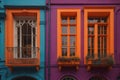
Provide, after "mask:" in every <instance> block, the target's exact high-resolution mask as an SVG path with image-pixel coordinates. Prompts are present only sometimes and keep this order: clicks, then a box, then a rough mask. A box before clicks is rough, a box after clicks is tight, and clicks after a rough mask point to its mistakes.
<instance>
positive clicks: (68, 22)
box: [57, 9, 80, 58]
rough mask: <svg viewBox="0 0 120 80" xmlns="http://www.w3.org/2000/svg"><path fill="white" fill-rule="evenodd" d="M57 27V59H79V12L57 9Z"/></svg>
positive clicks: (77, 10)
mask: <svg viewBox="0 0 120 80" xmlns="http://www.w3.org/2000/svg"><path fill="white" fill-rule="evenodd" d="M57 25H58V26H57V54H58V57H67V58H69V57H79V56H80V45H78V44H80V10H79V9H75V10H71V9H58V11H57ZM78 47H79V48H78Z"/></svg>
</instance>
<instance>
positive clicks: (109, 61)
mask: <svg viewBox="0 0 120 80" xmlns="http://www.w3.org/2000/svg"><path fill="white" fill-rule="evenodd" d="M113 64H114V60H113V55H108V56H105V57H97V56H87V57H86V65H87V70H88V71H89V70H91V68H109V69H111V68H112V65H113Z"/></svg>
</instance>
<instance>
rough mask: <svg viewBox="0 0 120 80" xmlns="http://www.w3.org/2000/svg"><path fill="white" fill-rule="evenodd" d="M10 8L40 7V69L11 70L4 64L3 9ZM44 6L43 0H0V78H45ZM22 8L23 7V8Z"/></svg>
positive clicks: (6, 79)
mask: <svg viewBox="0 0 120 80" xmlns="http://www.w3.org/2000/svg"><path fill="white" fill-rule="evenodd" d="M6 6H7V8H9V6H12V7H10V8H13V9H14V8H15V7H16V6H18V7H19V8H23V7H24V6H25V7H27V8H30V9H31V8H38V6H39V9H40V24H39V25H40V34H37V35H39V36H40V70H39V71H35V68H30V69H28V68H25V67H23V68H14V70H13V72H11V71H10V70H9V68H8V67H7V66H5V42H4V41H5V20H6V16H5V10H6ZM41 6H45V0H0V75H1V80H11V79H13V78H15V77H20V76H30V77H33V78H36V79H37V80H45V75H44V69H45V10H44V9H43V8H41ZM23 9H24V8H23Z"/></svg>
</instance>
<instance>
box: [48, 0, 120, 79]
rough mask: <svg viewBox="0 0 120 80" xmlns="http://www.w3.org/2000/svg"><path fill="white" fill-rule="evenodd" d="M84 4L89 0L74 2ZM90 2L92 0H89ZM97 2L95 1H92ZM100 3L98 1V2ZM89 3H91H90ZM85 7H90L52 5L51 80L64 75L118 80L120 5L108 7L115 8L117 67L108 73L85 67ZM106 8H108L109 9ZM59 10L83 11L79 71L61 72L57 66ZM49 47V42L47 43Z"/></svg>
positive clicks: (119, 62) (119, 72) (75, 0)
mask: <svg viewBox="0 0 120 80" xmlns="http://www.w3.org/2000/svg"><path fill="white" fill-rule="evenodd" d="M52 1H54V2H59V3H61V2H62V1H64V2H68V1H69V2H71V0H52ZM77 1H78V2H80V1H81V2H84V1H88V0H84V1H83V0H74V2H77ZM89 1H90V0H89ZM91 1H95V0H91ZM96 1H98V0H96ZM99 1H101V2H102V1H110V2H111V3H112V1H114V2H116V3H117V2H119V3H120V0H99ZM88 3H89V2H88ZM106 3H107V2H106ZM84 6H88V5H64V6H63V5H62V6H60V5H52V6H51V25H50V32H51V36H50V41H49V44H50V51H48V49H47V53H46V64H47V66H49V65H48V57H50V66H51V67H50V80H60V78H61V77H62V76H64V75H73V76H75V77H76V78H77V79H78V80H89V78H90V77H92V76H94V75H101V76H104V77H105V78H107V80H117V79H116V78H117V77H118V75H120V5H107V6H113V7H115V12H114V13H115V26H114V31H115V33H114V36H115V38H114V44H115V46H114V47H115V51H114V52H115V53H114V54H115V55H114V57H115V65H113V68H112V70H109V71H106V70H102V69H100V70H93V71H91V72H87V69H86V67H85V65H84V63H83V62H84V51H83V50H84V12H83V8H84ZM91 6H99V5H91ZM104 6H106V5H104ZM107 6H106V7H107ZM58 8H77V9H81V26H80V27H81V38H80V39H81V53H80V54H81V61H80V63H81V64H80V67H79V70H78V71H74V70H72V69H69V68H67V69H68V70H62V71H59V69H58V66H57V42H56V41H57V9H58ZM47 17H48V12H47ZM47 19H48V18H47ZM46 32H47V33H46V34H47V35H46V36H47V37H46V41H48V34H49V33H48V23H47V30H46ZM47 47H48V42H47ZM47 54H50V56H47ZM47 74H48V68H46V75H47ZM46 79H47V80H48V76H46Z"/></svg>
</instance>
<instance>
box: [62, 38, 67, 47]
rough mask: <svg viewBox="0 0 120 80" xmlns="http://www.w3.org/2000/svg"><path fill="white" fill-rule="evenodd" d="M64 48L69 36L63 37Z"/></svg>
mask: <svg viewBox="0 0 120 80" xmlns="http://www.w3.org/2000/svg"><path fill="white" fill-rule="evenodd" d="M62 46H67V36H62Z"/></svg>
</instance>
